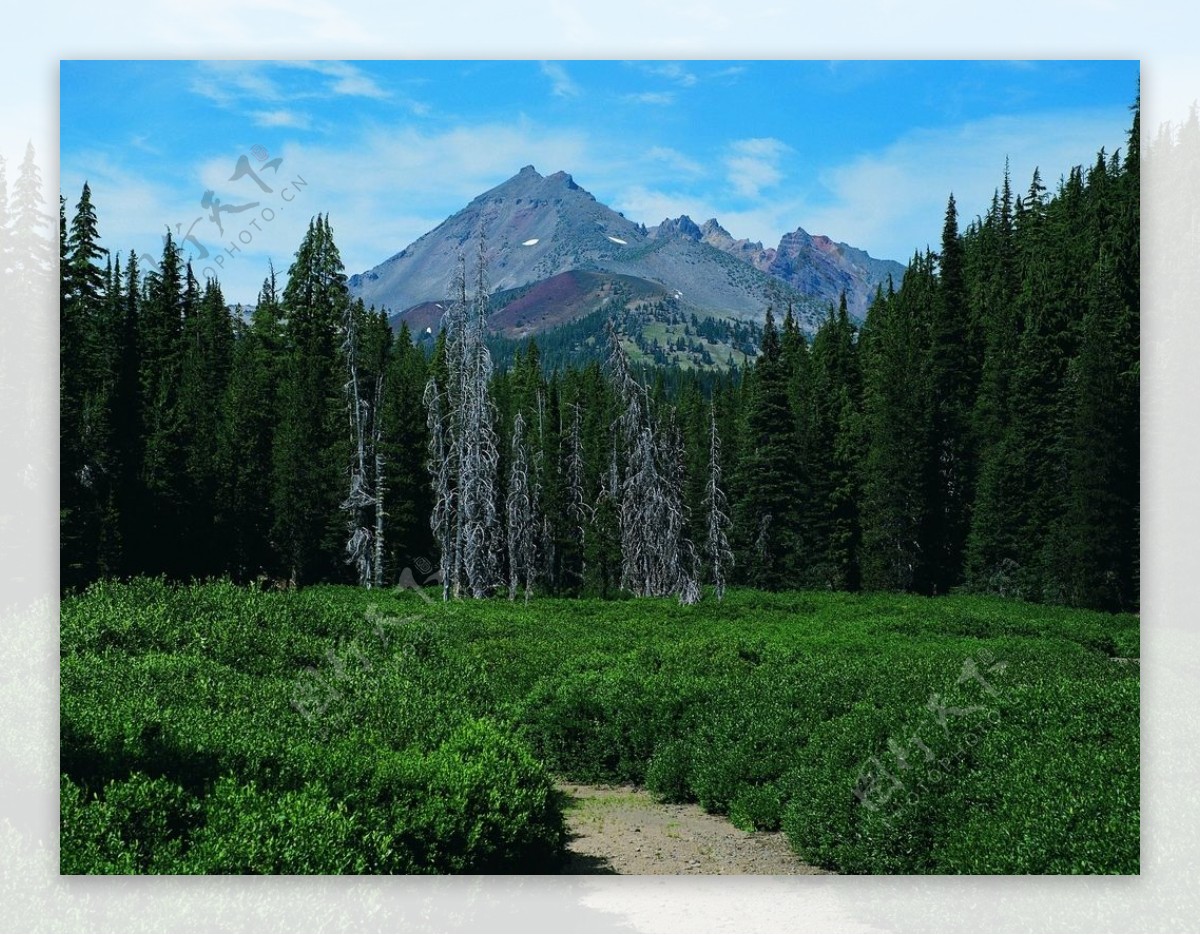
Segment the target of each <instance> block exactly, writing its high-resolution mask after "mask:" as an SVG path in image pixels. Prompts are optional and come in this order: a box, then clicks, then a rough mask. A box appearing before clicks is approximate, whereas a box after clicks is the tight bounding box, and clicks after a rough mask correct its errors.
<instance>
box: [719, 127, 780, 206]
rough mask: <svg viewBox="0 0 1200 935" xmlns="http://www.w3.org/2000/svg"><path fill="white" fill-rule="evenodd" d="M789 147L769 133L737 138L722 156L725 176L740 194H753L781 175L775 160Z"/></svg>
mask: <svg viewBox="0 0 1200 935" xmlns="http://www.w3.org/2000/svg"><path fill="white" fill-rule="evenodd" d="M788 150H789V147H788V145H787V144H786V143H783V142H781V141H780V140H777V139H773V138H771V137H758V138H754V139H747V140H737V141H736V142H734V143H733V145H732V146H730V153H729V155H728V156H726V157H725V168H726V178H727V179H728V181H729V184H730V185H731V186H732V187H733V190H734V191H735V192H736V193H737V194H739V195H741V196H742V197H743V198H757V197H758V196H759V194H760V193H761V192H762V190H763V189H764V188H771V187H772V186H774V185H776V184H778V183H779V181H780V180H781V179H782V178H783V172H782V170H781V169H780V166H779V163H780V161H781V160H782V158H783V156H784V154H785V153H787V152H788Z"/></svg>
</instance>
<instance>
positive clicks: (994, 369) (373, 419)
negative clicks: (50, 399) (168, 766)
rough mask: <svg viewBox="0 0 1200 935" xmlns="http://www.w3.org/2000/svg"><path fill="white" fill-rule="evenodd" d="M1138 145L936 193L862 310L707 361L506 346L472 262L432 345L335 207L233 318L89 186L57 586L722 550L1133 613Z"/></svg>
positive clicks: (70, 271)
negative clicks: (370, 305)
mask: <svg viewBox="0 0 1200 935" xmlns="http://www.w3.org/2000/svg"><path fill="white" fill-rule="evenodd" d="M1137 139H1138V126H1137V117H1136V112H1135V118H1134V125H1133V129H1132V131H1131V132H1130V136H1129V146H1128V149H1127V151H1126V153H1125V154H1124V156H1123V157H1122V156H1121V155H1120V154H1114V155H1113V156H1111V157H1109V156H1107V155H1106V154H1104V153H1103V152H1101V153H1100V154H1099V156H1098V157H1097V159H1096V162H1095V163H1094V164H1093V165H1092V166H1091V167H1090V168H1088V169H1086V170H1085V169H1082V168H1075V169H1073V170H1071V172H1070V173H1069V174H1068V175H1067V176H1066V177H1065V178H1063V179H1062V181H1061V182H1060V184H1059V186H1058V189H1057V191H1056V192H1055V193H1054V194H1053V195H1050V194H1048V193H1047V191H1046V189H1045V187H1044V186H1043V184H1042V182H1041V180H1040V177H1039V176H1038V175H1037V174H1036V173H1035V175H1034V178H1033V180H1032V181H1031V183H1030V185H1029V188H1028V190H1027V191H1026V192H1025V193H1024V194H1022V195H1017V194H1014V193H1013V191H1012V189H1011V186H1010V182H1009V179H1008V177H1007V173H1006V174H1005V178H1004V182H1003V185H1002V187H1001V188H999V189H998V190H997V192H996V193H995V196H994V198H993V201H992V205H991V208H990V210H989V211H988V212H987V214H986V216H985V217H982V218H977V219H976V220H974V221H973V222H971V223H969V224H968V225H967V226H966V228H965V229H960V226H959V220H958V216H957V210H956V206H955V203H954V200H953V198H951V199H950V202H949V205H948V207H947V211H946V216H945V226H944V231H943V237H942V242H941V244H940V250H939V252H937V253H933V252H931V251H926V252H924V253H918V254H917V255H916V256H914V258H913V260H912V262H911V264H910V265H909V268H908V270H907V272H906V274H905V276H904V279H903V282H901V283H899V284H893V285H892V286H889V287H888V288H887V289H880V291H879V293H878V294H877V296H876V297H875V301H874V302H873V304H872V306H871V309H870V311H869V313H868V316H867V319H866V321H865V323H864V324H863V325H862V327H861V328H860V327H857V326H856V325H855V324H854V323H853V322H852V321H851V319H850V318H849V316H848V314H847V311H846V306H845V301H844V300H843V302H842V303H841V307H840V308H838V309H836V310H835V309H831V310H830V313H829V316H828V318H827V320H826V321H825V322H824V323H823V324H822V325H821V327H820V328H819V329H818V330H817V332H816V333H815V334H814V335H813V336H812V337H811V339H809V338H806V336H805V335H804V334H803V333H802V332H801V331H800V328H799V326H798V323H797V321H796V320H795V318H794V317H793V316H792V314H791V312H790V311H788V312H787V313H786V314H785V315H784V317H783V320H782V322H779V323H778V324H777V322H776V320H775V318H774V316H772V315H771V314H768V317H767V321H766V324H765V327H764V328H763V331H762V335H761V338H758V336H757V335H755V338H756V339H757V340H758V342H759V343H760V352H759V355H758V358H757V360H756V361H755V362H754V364H753V365H752V366H750V367H748V368H746V369H745V370H744V371H743V370H736V369H735V370H732V371H730V372H729V373H724V374H714V373H712V372H708V373H704V374H699V373H696V372H689V371H682V370H658V371H653V372H650V373H649V374H647V373H646V372H639V371H636V370H634V369H631V368H630V367H629V366H628V362H627V361H626V362H622V361H621V360H620V359H617V358H614V355H613V346H617V347H619V342H615V341H614V342H608V344H609V346H607V347H606V346H605V342H603V341H601V340H593V341H592V343H591V345H590V347H591V358H592V359H589V360H587V361H585V362H576V363H573V364H565V363H564V364H561V365H560V361H559V354H561V353H565V350H564V348H559V347H556V348H555V349H554V351H555V354H554V356H555V361H554V365H553V366H550V367H547V366H546V365H545V363H546V362H545V361H544V360H543V357H542V353H543V352H542V350H541V349H540V348H539V346H538V344H537V343H536V342H532V341H531V342H529V343H528V345H526V346H524V347H522V348H507V347H506V348H505V349H504V352H503V353H502V354H501V355H500V356H501V357H502V358H503V362H504V364H505V366H501V367H497V368H496V369H495V370H494V371H493V369H492V362H491V359H490V355H489V354H488V350H487V349H488V346H489V345H491V344H493V343H494V342H492V341H489V340H485V339H484V338H483V337H482V336H481V335H480V333H479V330H481V329H482V325H481V324H479V323H480V322H482V317H481V316H482V315H483V314H484V311H483V310H485V309H486V301H487V300H486V288H485V285H484V275H483V274H484V271H483V270H482V269H481V270H480V275H479V280H478V288H477V290H476V296H475V298H474V299H473V300H471V302H467V301H466V290H465V284H464V285H463V296H462V298H463V300H464V302H463V308H464V309H465V308H467V307H471V308H475V309H478V310H479V311H478V313H477V314H476V313H471V314H470V315H468V314H467V312H465V311H464V312H463V313H462V321H461V322H460V323H459V325H458V328H459V331H458V333H457V335H456V334H455V333H452V334H451V335H450V339H449V345H450V347H449V349H448V341H447V335H446V333H445V332H443V334H442V335H441V336H439V338H438V339H437V341H436V342H434V346H433V348H432V356H429V352H428V351H427V350H426V349H423V348H421V347H417V346H415V345H414V343H413V341H412V338H411V336H410V335H409V333H408V331H407V329H406V328H403V327H402V328H401V329H400V332H399V333H398V334H393V333H392V331H391V329H390V328H389V327H388V324H387V319H386V316H385V315H384V314H383V313H376V312H375V311H374V310H373V309H366V308H364V307H363V306H362V303H361V301H356V300H352V299H351V298H350V296H349V293H348V291H347V288H346V277H345V274H344V271H343V269H342V264H341V261H340V259H339V256H338V252H337V248H336V246H335V244H334V242H333V236H332V232H331V230H330V227H329V223H328V219H327V218H321V217H318V218H316V219H315V220H314V221H313V222H312V223H311V225H310V228H309V230H308V233H307V234H306V236H305V238H304V242H303V243H302V244H301V246H300V249H299V250H298V251H297V254H296V259H295V262H294V263H293V264H292V266H291V268H290V270H289V271H288V275H287V280H286V285H285V286H284V287H283V288H282V289H280V288H279V285H278V283H277V282H276V278H275V275H274V271H272V272H271V275H270V276H269V277H268V279H267V280H266V282H265V283H264V285H263V289H262V294H261V295H260V297H259V300H258V304H257V307H256V309H255V311H254V314H253V316H252V318H251V320H250V321H249V322H248V323H243V322H242V321H241V318H240V316H238V315H235V314H231V312H230V310H229V309H228V308H227V306H226V304H225V301H224V299H223V297H222V295H221V292H220V287H219V285H218V284H217V283H216V282H213V281H209V282H206V283H203V284H201V283H199V282H197V281H196V279H195V277H194V275H193V273H192V271H191V269H190V267H189V266H188V264H187V263H186V262H185V261H184V260H183V258H182V256H181V254H180V250H179V247H178V245H177V244H175V243H173V242H172V241H171V239H170V237H168V238H167V239H166V242H165V245H164V250H163V256H162V260H161V262H160V263H159V265H158V267H157V268H155V269H153V270H149V271H145V274H144V275H143V271H141V270H139V269H138V267H137V260H136V258H135V257H134V256H132V255H130V257H129V259H128V260H127V261H126V263H125V265H124V268H122V267H121V264H120V262H119V261H118V260H117V259H116V258H112V259H110V258H109V257H108V255H107V254H106V253H105V252H104V251H103V250H102V248H101V247H100V245H99V235H98V231H97V223H96V215H95V211H94V209H93V208H92V206H91V203H90V193H89V192H88V190H87V188H86V187H85V188H84V192H83V196H82V198H81V199H80V201H79V204H78V206H77V208H76V211H75V215H74V219H73V220H72V222H71V224H70V226H69V227H68V225H67V222H66V217H65V208H64V212H63V221H62V245H61V246H62V256H63V265H62V269H63V277H62V284H63V285H62V288H63V296H62V341H63V344H62V363H63V366H62V387H61V390H62V507H63V512H62V545H63V552H62V568H63V584H64V586H67V587H70V586H77V585H80V584H82V583H84V582H86V581H88V580H91V579H93V578H96V577H100V576H114V575H115V576H125V575H131V574H135V573H163V574H166V575H168V576H171V577H178V578H190V577H206V576H215V575H229V576H231V577H233V578H235V579H237V580H252V579H254V578H256V577H260V576H263V575H266V576H268V577H270V578H283V579H289V580H292V581H295V582H297V583H305V582H312V581H322V580H341V581H355V580H357V581H360V582H364V583H374V584H383V583H387V584H395V583H397V582H398V581H400V580H402V578H403V576H405V575H408V576H411V577H409V578H405V579H404V580H414V578H415V580H417V581H419V582H426V581H430V580H432V578H433V575H432V570H433V569H434V568H435V567H441V569H442V570H443V573H444V574H443V577H445V574H447V573H452V574H453V576H454V580H455V585H454V587H455V588H456V589H457V588H458V587H459V581H460V580H461V582H462V587H463V589H464V590H465V591H466V592H467V593H476V594H479V593H504V592H508V593H512V594H516V593H517V592H518V584H520V585H521V588H520V590H523V591H527V590H529V589H532V590H533V591H534V592H537V593H555V594H593V595H601V596H616V595H618V594H619V593H622V592H627V593H628V592H631V591H632V592H633V593H678V594H680V596H681V597H683V596H685V595H693V594H694V588H693V584H694V583H696V582H704V581H709V582H711V581H713V580H714V577H716V578H719V579H721V580H722V581H724V580H725V579H728V580H729V581H730V582H731V583H742V584H748V585H751V586H755V587H760V588H766V589H783V588H800V587H819V588H834V589H846V590H856V589H860V588H862V589H885V590H909V591H916V592H921V593H930V594H940V593H945V592H947V591H950V590H952V589H957V588H966V589H970V590H976V591H989V592H998V593H1002V594H1008V595H1012V596H1018V597H1022V598H1025V599H1029V600H1038V601H1051V602H1062V603H1069V604H1074V605H1082V606H1090V607H1099V608H1107V609H1116V608H1131V607H1136V606H1137V601H1138V566H1137V548H1138V176H1139V169H1138V149H1137ZM473 322H474V323H475V324H473ZM471 328H477V329H479V330H477V331H476V332H471V331H470V329H471ZM452 331H453V329H452ZM472 334H474V336H473V337H472V336H471V335H472ZM581 338H582V335H576V334H572V335H571V336H570V342H569V343H572V344H574V343H577V342H578V341H579V340H580V339H581ZM423 344H425V345H428V342H423ZM448 355H449V356H448ZM510 355H511V356H510ZM485 357H486V358H487V359H486V360H485V359H484V358H485ZM455 360H461V361H462V362H463V363H462V364H461V366H460V365H459V364H455V363H454V361H455ZM470 361H474V362H473V363H472V362H470ZM456 368H457V369H456ZM464 374H466V376H464ZM431 377H432V378H433V379H431ZM456 394H457V395H456ZM439 406H441V407H443V409H442V410H438V409H437V408H436V407H439ZM631 413H632V415H631ZM455 420H459V421H458V422H456V421H455ZM468 423H469V426H470V427H469V428H468V427H467V426H468ZM456 425H457V426H458V427H457V428H455V426H456ZM431 433H432V434H431ZM439 433H441V435H442V436H444V437H439ZM455 433H457V435H455ZM479 439H483V441H484V444H483V446H482V447H478V446H476V447H471V446H473V445H476V442H477V441H478V440H479ZM439 446H440V447H439ZM439 452H440V455H439ZM439 472H441V474H439ZM478 478H486V481H480V480H478ZM478 483H484V484H485V486H486V490H483V489H482V488H477V486H476V485H477V484H478ZM481 490H482V492H481ZM464 503H465V504H467V506H465V507H462V511H460V505H461V504H464ZM467 514H469V516H467ZM460 516H467V518H466V519H460V518H459V517H460ZM636 516H643V517H660V518H661V523H660V525H661V528H654V529H652V530H644V531H643V532H642V533H638V532H637V526H638V524H637V522H636V520H635V517H636ZM726 516H727V517H728V518H730V519H731V520H732V524H731V525H728V524H725V523H723V521H722V518H723V517H726ZM478 517H484V519H482V520H479V519H478ZM431 519H432V521H433V522H432V524H431ZM476 522H478V523H482V524H483V525H480V526H479V527H478V528H479V530H480V533H479V535H478V536H474V537H473V536H472V535H471V534H470V532H469V530H467V531H464V529H465V528H466V527H465V526H464V527H463V528H460V529H456V530H453V531H451V530H450V529H449V526H448V525H447V524H466V526H469V525H470V524H471V523H476ZM656 522H657V520H656ZM642 525H647V524H646V523H643V524H642ZM651 525H652V524H651ZM727 525H728V532H729V536H728V542H727V543H725V541H724V536H725V530H726V528H727ZM714 529H716V536H715V539H714V532H713V530H714ZM435 531H436V535H435ZM639 536H640V538H639ZM656 536H657V537H658V538H655V537H656ZM664 537H665V538H664ZM660 539H661V542H660V541H659V540H660ZM480 542H484V543H486V548H483V549H480V548H479V547H478V543H480ZM439 543H441V544H443V545H445V546H446V549H450V548H454V549H456V550H461V551H462V553H463V555H467V558H466V559H464V558H462V556H461V555H460V556H458V557H454V556H448V555H446V554H443V553H444V551H445V550H441V551H439V549H438V544H439ZM726 547H727V548H728V552H731V553H732V554H731V555H730V554H728V553H727V552H726V551H725V549H726ZM663 549H668V550H670V552H671V555H672V556H674V557H673V559H672V561H673V562H674V563H675V565H676V566H677V567H675V568H667V567H666V566H664V565H663V563H662V555H661V554H659V553H660V552H661V551H662V550H663ZM634 552H636V553H637V554H636V555H635V554H634ZM468 553H469V554H468ZM730 559H731V561H730ZM455 563H457V564H455ZM668 564H670V563H668ZM635 566H636V568H635ZM715 566H720V567H719V568H717V567H715ZM406 569H407V570H408V571H406ZM412 569H416V571H415V572H413V571H412ZM715 572H716V573H717V574H714V573H715ZM635 579H636V580H637V581H638V582H640V583H638V584H636V585H631V581H633V580H635Z"/></svg>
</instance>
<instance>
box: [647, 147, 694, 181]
mask: <svg viewBox="0 0 1200 935" xmlns="http://www.w3.org/2000/svg"><path fill="white" fill-rule="evenodd" d="M646 158H648V159H652V160H654V161H656V162H661V163H664V164H666V165H667V166H670V168H671V169H672V170H674V171H676V172H681V173H683V174H685V175H693V176H700V175H703V174H704V166H702V165H700V163H698V162H696V161H695V160H694V159H689V158H688V157H687V156H685V155H684V154H683V153H681V152H679V150H677V149H671V148H670V147H669V146H651V147H650V148H649V149H648V150H646Z"/></svg>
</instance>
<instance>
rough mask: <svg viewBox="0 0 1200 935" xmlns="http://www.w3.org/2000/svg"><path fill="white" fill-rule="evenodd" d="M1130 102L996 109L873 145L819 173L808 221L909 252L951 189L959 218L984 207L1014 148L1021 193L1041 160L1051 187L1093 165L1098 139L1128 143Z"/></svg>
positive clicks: (963, 220)
mask: <svg viewBox="0 0 1200 935" xmlns="http://www.w3.org/2000/svg"><path fill="white" fill-rule="evenodd" d="M1127 121H1128V114H1127V113H1125V112H1124V110H1117V111H1091V112H1074V113H1070V114H1041V115H1025V116H1021V117H992V118H988V119H985V120H977V121H972V122H969V123H965V124H962V125H961V126H958V127H953V128H949V129H939V130H915V131H912V132H910V133H907V134H905V135H904V136H902V137H900V138H899V139H898V140H896V141H894V142H893V143H891V144H890V145H888V146H886V147H885V148H883V149H882V150H879V151H877V152H874V153H869V154H864V155H863V156H860V157H858V158H857V159H854V160H851V161H850V162H847V163H845V164H843V165H840V166H836V167H833V168H830V169H828V170H826V171H824V172H822V173H821V175H820V182H821V183H822V185H823V186H824V188H825V193H826V195H825V198H824V199H823V200H822V202H821V203H819V204H811V205H809V206H808V207H807V208H806V209H805V214H804V216H803V218H802V219H801V222H802V223H803V224H804V227H805V229H806V230H809V231H810V232H812V233H828V234H829V235H830V236H831V237H833V238H834V239H835V240H842V241H846V242H848V243H851V244H853V245H855V246H857V247H862V248H863V249H866V250H868V251H869V252H870V253H871V254H872V255H873V256H881V257H885V258H888V259H897V260H901V261H907V260H908V259H909V258H910V257H911V256H912V253H913V251H914V250H917V249H921V250H923V249H924V248H925V247H926V246H927V245H928V246H930V247H932V248H935V249H936V247H937V244H938V241H939V239H940V237H941V222H942V216H943V214H944V212H945V209H946V200H947V199H948V198H949V196H950V193H951V192H953V193H954V197H955V201H956V202H957V203H958V214H959V224H960V227H965V226H966V225H967V224H968V223H969V222H970V221H971V220H972V219H973V218H974V217H975V216H977V215H982V214H983V213H984V212H986V211H987V209H988V205H989V204H990V202H991V196H992V192H993V191H994V190H995V189H996V188H997V187H999V185H1000V184H1001V182H1002V181H1003V174H1004V159H1005V156H1006V155H1007V157H1008V158H1009V161H1010V167H1011V178H1012V186H1013V189H1014V191H1016V192H1018V193H1021V192H1024V191H1025V189H1026V188H1027V187H1028V184H1029V180H1030V178H1031V177H1032V175H1033V170H1034V168H1035V167H1038V168H1040V169H1041V173H1042V178H1043V180H1044V182H1045V184H1046V187H1047V188H1048V189H1050V191H1051V193H1053V191H1054V189H1055V186H1056V184H1057V182H1058V179H1059V177H1060V175H1063V174H1065V173H1066V172H1067V171H1068V170H1069V169H1070V167H1071V166H1073V165H1077V164H1080V163H1082V164H1084V165H1088V164H1090V163H1091V162H1092V161H1093V160H1094V159H1095V154H1096V151H1097V150H1098V149H1099V148H1100V146H1101V145H1104V146H1106V147H1107V149H1108V152H1109V153H1111V152H1112V150H1113V148H1114V147H1118V146H1123V145H1124V133H1125V125H1126V123H1127Z"/></svg>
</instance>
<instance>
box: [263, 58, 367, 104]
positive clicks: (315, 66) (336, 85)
mask: <svg viewBox="0 0 1200 935" xmlns="http://www.w3.org/2000/svg"><path fill="white" fill-rule="evenodd" d="M280 64H281V65H282V66H283V67H285V68H289V67H290V68H307V69H310V70H312V71H315V72H317V73H318V74H320V75H324V76H326V77H327V78H329V79H330V81H329V83H328V85H327V86H326V89H327V91H328V93H329V94H331V95H334V96H339V97H342V96H344V97H371V98H379V99H382V98H386V97H388V96H389V94H388V92H387V91H385V90H384V89H383V88H381V87H380V86H379V85H378V84H377V83H376V82H375V79H373V78H371V77H370V76H369V75H367V74H366V73H365V72H364V71H363V70H362V69H361V68H359V67H357V66H356V65H351V64H350V63H349V62H281V63H280Z"/></svg>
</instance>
